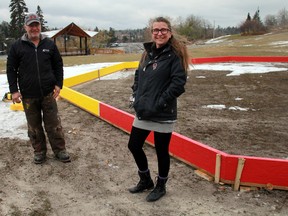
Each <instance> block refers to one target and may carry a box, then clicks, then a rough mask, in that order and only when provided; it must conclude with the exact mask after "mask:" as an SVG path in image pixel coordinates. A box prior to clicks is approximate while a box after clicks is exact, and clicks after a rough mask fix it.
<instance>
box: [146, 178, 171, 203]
mask: <svg viewBox="0 0 288 216" xmlns="http://www.w3.org/2000/svg"><path fill="white" fill-rule="evenodd" d="M167 180H168V178H164V179H163V178H160V177H159V176H158V178H157V183H156V187H155V188H154V190H152V191H151V192H150V194H149V195H148V196H147V197H146V201H147V202H154V201H156V200H158V199H160V198H161V197H163V196H164V195H165V194H166V186H165V185H166V182H167Z"/></svg>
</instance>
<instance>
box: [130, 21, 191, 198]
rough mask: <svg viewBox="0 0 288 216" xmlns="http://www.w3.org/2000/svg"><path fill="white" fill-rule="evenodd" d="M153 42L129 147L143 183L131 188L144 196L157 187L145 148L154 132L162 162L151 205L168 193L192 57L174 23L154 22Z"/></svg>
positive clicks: (137, 84)
mask: <svg viewBox="0 0 288 216" xmlns="http://www.w3.org/2000/svg"><path fill="white" fill-rule="evenodd" d="M151 33H152V42H148V43H144V48H145V51H144V53H143V55H142V58H141V60H140V64H139V67H138V69H137V70H136V72H135V77H134V84H133V86H132V90H133V98H134V102H133V107H134V109H135V111H136V117H135V119H134V122H133V126H132V130H131V134H130V138H129V142H128V148H129V150H130V151H131V153H132V155H133V157H134V159H135V162H136V164H137V167H138V174H139V177H140V181H139V182H138V184H137V185H136V186H135V187H133V188H130V189H129V191H130V192H131V193H140V192H143V191H144V190H149V189H153V188H154V183H153V181H152V179H151V176H150V171H149V168H148V161H147V157H146V155H145V152H144V151H143V149H142V148H143V145H144V142H145V140H146V138H147V137H148V135H149V133H150V132H151V131H154V144H155V149H156V154H157V159H158V176H157V183H156V186H155V188H154V189H153V190H152V191H151V192H150V194H149V195H148V196H147V198H146V200H147V201H148V202H152V201H156V200H158V199H160V198H161V197H162V196H164V195H165V194H166V187H165V184H166V182H167V179H168V173H169V169H170V156H169V143H170V139H171V135H172V131H173V126H174V124H175V122H176V119H177V97H179V96H180V95H181V94H182V93H184V92H185V89H184V85H185V83H186V77H187V70H188V66H189V64H188V54H187V49H186V47H185V45H183V44H181V43H180V42H179V41H177V40H176V39H175V38H174V37H173V33H172V29H171V24H170V22H169V21H168V20H167V19H166V18H163V17H158V18H156V19H155V20H153V22H152V27H151Z"/></svg>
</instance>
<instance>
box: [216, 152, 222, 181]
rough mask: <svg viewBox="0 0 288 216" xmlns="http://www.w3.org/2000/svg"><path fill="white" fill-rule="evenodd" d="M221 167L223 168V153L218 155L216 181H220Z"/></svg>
mask: <svg viewBox="0 0 288 216" xmlns="http://www.w3.org/2000/svg"><path fill="white" fill-rule="evenodd" d="M220 169H221V154H217V155H216V165H215V179H214V181H215V183H217V184H218V183H219V181H220Z"/></svg>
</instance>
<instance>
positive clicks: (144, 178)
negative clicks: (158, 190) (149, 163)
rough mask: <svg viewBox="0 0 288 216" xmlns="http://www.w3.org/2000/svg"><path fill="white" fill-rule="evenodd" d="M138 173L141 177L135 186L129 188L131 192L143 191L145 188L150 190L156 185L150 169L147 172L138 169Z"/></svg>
mask: <svg viewBox="0 0 288 216" xmlns="http://www.w3.org/2000/svg"><path fill="white" fill-rule="evenodd" d="M138 175H139V177H140V181H139V182H138V184H137V185H136V186H135V187H133V188H129V192H130V193H141V192H143V191H144V190H149V189H152V188H153V187H154V183H153V180H152V179H151V176H150V171H149V170H148V171H147V172H139V171H138Z"/></svg>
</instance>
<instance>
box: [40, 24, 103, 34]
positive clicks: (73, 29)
mask: <svg viewBox="0 0 288 216" xmlns="http://www.w3.org/2000/svg"><path fill="white" fill-rule="evenodd" d="M97 33H98V32H94V31H85V30H83V29H81V28H80V27H79V26H77V25H76V24H75V23H73V22H72V23H71V24H69V25H68V26H66V27H65V28H63V29H60V30H53V31H47V32H43V34H45V35H46V36H47V37H50V38H56V37H59V36H60V35H71V36H78V37H88V38H90V37H93V36H95V35H96V34H97Z"/></svg>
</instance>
